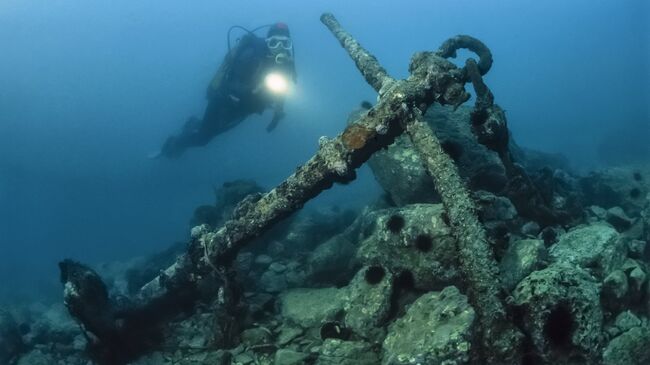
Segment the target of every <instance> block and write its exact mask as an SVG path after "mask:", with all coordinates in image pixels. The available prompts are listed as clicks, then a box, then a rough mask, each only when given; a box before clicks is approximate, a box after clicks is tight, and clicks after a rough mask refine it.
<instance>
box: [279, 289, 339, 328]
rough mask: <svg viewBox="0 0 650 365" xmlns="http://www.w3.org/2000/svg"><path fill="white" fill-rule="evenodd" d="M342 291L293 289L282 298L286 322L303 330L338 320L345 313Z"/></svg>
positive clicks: (281, 304)
mask: <svg viewBox="0 0 650 365" xmlns="http://www.w3.org/2000/svg"><path fill="white" fill-rule="evenodd" d="M340 291H341V289H337V288H322V289H291V290H289V291H287V292H284V293H282V295H281V296H280V308H281V312H282V316H283V317H284V319H285V320H288V321H290V322H291V323H295V324H297V325H299V326H300V327H302V328H310V327H316V326H320V325H321V324H322V323H324V322H326V321H330V320H334V319H336V318H337V317H338V316H339V315H340V314H341V313H342V311H343V306H344V300H343V296H342V295H341V293H340Z"/></svg>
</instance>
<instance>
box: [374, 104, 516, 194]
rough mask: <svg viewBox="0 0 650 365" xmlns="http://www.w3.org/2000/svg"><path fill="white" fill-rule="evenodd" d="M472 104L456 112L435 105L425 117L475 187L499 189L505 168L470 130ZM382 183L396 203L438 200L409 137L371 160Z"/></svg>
mask: <svg viewBox="0 0 650 365" xmlns="http://www.w3.org/2000/svg"><path fill="white" fill-rule="evenodd" d="M470 112H471V108H469V107H460V108H458V109H457V110H456V111H454V110H453V108H450V107H444V106H433V107H431V108H430V109H429V111H428V112H427V113H426V115H425V120H426V121H427V123H429V125H430V126H431V127H432V128H433V130H434V131H435V133H436V135H437V137H438V139H439V140H440V143H441V144H442V147H443V149H444V150H445V152H446V153H447V154H448V155H449V156H450V157H451V158H452V159H453V160H454V161H455V162H456V164H457V166H458V171H459V173H460V175H461V177H462V178H463V179H464V180H465V181H466V182H467V184H468V186H469V187H470V189H472V190H478V189H482V190H487V191H490V192H498V191H500V190H501V189H502V188H503V187H504V186H505V184H506V182H507V178H506V175H505V168H504V167H503V164H502V163H501V160H500V159H499V156H498V155H497V153H496V152H493V151H490V150H489V149H487V148H486V147H485V146H483V145H481V144H479V143H478V142H477V140H476V137H475V136H474V134H472V131H471V123H470ZM368 163H369V165H370V168H371V169H372V171H373V173H374V174H375V178H376V179H377V181H378V182H379V184H380V185H381V186H382V187H383V188H384V190H385V191H386V192H387V193H388V195H389V196H390V198H391V200H392V201H393V202H394V203H395V205H397V206H403V205H406V204H412V203H432V202H438V201H439V197H438V195H437V193H436V190H435V187H434V185H433V182H432V181H431V177H429V176H428V174H427V172H426V171H425V170H424V168H423V164H422V161H421V159H420V157H419V156H418V155H417V153H415V151H414V150H413V146H412V144H411V142H410V140H409V139H408V137H406V136H400V137H398V138H397V139H396V140H395V143H393V144H392V145H391V146H389V147H388V148H387V149H386V150H383V151H379V152H377V153H375V154H374V155H373V156H372V157H371V158H370V160H369V161H368Z"/></svg>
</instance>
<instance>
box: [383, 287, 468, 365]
mask: <svg viewBox="0 0 650 365" xmlns="http://www.w3.org/2000/svg"><path fill="white" fill-rule="evenodd" d="M474 319H475V313H474V309H473V308H472V307H471V306H470V305H469V304H468V302H467V297H465V296H464V295H463V294H461V293H460V292H459V291H458V289H457V288H455V287H453V286H450V287H446V288H445V289H443V290H442V291H440V292H431V293H427V294H424V295H422V296H421V297H420V298H418V299H417V300H416V301H415V302H414V303H413V304H411V306H410V307H409V308H408V310H407V311H406V314H405V315H404V316H403V317H401V318H399V319H397V320H395V322H394V323H393V324H391V325H390V327H389V330H388V335H387V336H386V339H385V340H384V343H383V350H384V357H383V361H382V364H384V365H407V364H446V365H454V364H467V363H469V358H470V350H471V343H472V336H473V333H472V332H473V326H474Z"/></svg>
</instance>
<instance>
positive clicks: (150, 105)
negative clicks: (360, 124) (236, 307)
mask: <svg viewBox="0 0 650 365" xmlns="http://www.w3.org/2000/svg"><path fill="white" fill-rule="evenodd" d="M648 4H650V3H648V2H647V1H643V0H638V1H633V0H630V1H613V0H612V1H593V0H580V1H543V2H541V1H498V2H497V1H491V2H486V1H458V0H447V1H440V0H436V1H400V2H397V1H370V0H364V1H331V0H330V1H324V0H320V1H308V2H307V1H305V2H298V1H288V0H285V1H280V0H276V1H237V2H221V1H220V2H217V1H207V0H194V1H192V2H178V1H159V0H157V1H153V0H145V1H125V0H112V1H82V0H68V1H48V0H38V1H37V0H2V1H1V2H0V302H1V301H5V300H33V298H42V297H45V296H49V295H51V296H53V297H57V296H58V295H59V291H58V290H59V288H58V286H57V284H56V281H57V271H56V262H57V260H59V259H61V258H64V257H73V258H76V259H79V260H82V261H84V262H89V263H91V264H92V263H97V262H101V261H110V260H116V259H124V258H128V257H131V256H134V255H142V254H147V253H152V252H157V251H159V250H161V249H162V248H164V247H166V246H168V245H169V244H171V243H173V242H175V241H179V240H184V239H185V238H186V237H187V234H188V229H189V227H188V221H189V217H190V216H191V214H192V211H193V209H194V208H195V207H196V206H197V205H200V204H205V203H210V202H212V201H213V199H214V198H213V193H212V191H213V187H214V186H220V185H221V184H222V183H223V182H225V181H229V180H233V179H237V178H251V179H255V180H256V181H257V182H258V183H260V184H261V185H263V186H266V187H272V186H274V185H275V184H277V183H278V182H280V181H282V180H283V178H284V177H286V176H287V175H289V174H290V173H291V172H292V171H293V170H294V169H295V167H296V166H297V165H299V164H301V163H302V162H304V161H305V160H306V159H307V158H309V156H311V155H312V154H313V153H314V151H315V150H316V148H317V140H318V138H319V137H320V136H322V135H327V136H334V135H336V134H337V133H338V132H339V131H341V130H342V128H343V127H344V125H345V122H346V118H347V115H348V113H349V112H350V111H351V110H353V109H354V108H356V106H357V105H358V104H359V102H360V101H361V100H371V101H374V100H375V98H376V93H375V92H374V91H373V90H372V89H371V88H370V87H369V86H368V85H367V84H366V83H365V81H364V80H363V78H362V77H361V76H360V75H359V73H358V71H357V70H356V69H355V67H354V64H353V63H352V62H351V61H350V59H349V58H348V57H347V55H346V54H345V52H344V51H343V50H342V49H341V48H340V46H339V44H338V42H337V41H336V40H335V39H334V38H333V37H332V36H331V34H330V33H329V32H328V31H327V30H326V28H325V27H324V26H323V25H322V24H321V23H320V22H319V16H320V14H321V13H322V12H324V11H330V12H333V13H334V14H335V16H336V17H337V18H338V19H339V21H340V22H341V23H342V25H343V26H344V27H345V28H346V29H347V30H348V31H349V32H351V33H352V34H353V35H354V36H355V37H357V39H358V40H359V41H360V42H361V43H362V44H363V45H364V46H365V47H367V49H369V50H370V51H371V52H373V53H374V54H375V55H376V56H377V58H378V59H379V60H380V62H381V63H382V64H383V65H384V67H385V68H386V69H387V70H388V71H389V72H390V73H391V75H393V76H394V77H405V76H407V66H408V61H409V58H410V56H411V54H412V53H413V52H415V51H419V50H435V49H436V48H437V47H438V46H439V45H440V44H441V43H442V42H443V41H444V40H445V39H447V38H448V37H451V36H453V35H456V34H461V33H462V34H469V35H473V36H475V37H477V38H479V39H481V40H483V41H484V42H485V43H486V44H487V45H488V46H489V47H490V48H491V50H492V52H493V54H494V60H495V63H494V67H493V69H492V70H491V71H490V73H489V74H488V75H487V77H486V82H487V83H488V85H489V86H490V87H491V89H492V91H493V92H494V94H495V96H496V101H497V102H498V103H499V104H500V105H501V106H503V107H504V109H506V110H507V113H508V118H509V123H510V125H509V126H510V129H511V130H512V132H513V134H514V137H515V139H516V140H517V141H518V143H519V144H521V145H524V146H527V147H532V148H536V149H540V150H543V151H549V152H559V153H563V154H565V155H566V156H567V157H568V158H569V159H570V160H571V162H572V163H573V165H574V166H575V167H576V168H577V169H579V170H582V171H585V170H587V169H590V168H593V167H597V166H602V165H606V164H614V163H626V162H634V161H639V160H645V161H648V160H650V158H649V156H648V155H647V153H648V150H647V144H645V140H647V139H648V138H650V126H649V123H650V109H649V108H650V107H649V105H650V103H649V100H650V89H649V85H650V66H649V65H650V60H649V57H650V56H649V55H650V50H649V44H650V31H649V28H648V27H649V25H648V24H649V23H650V21H649V20H650V19H649V15H648V14H650V11H649V10H650V9H649V7H650V6H649V5H648ZM279 20H280V21H284V22H287V23H288V24H289V26H290V28H291V32H292V35H293V38H294V42H295V46H296V62H297V72H298V85H297V88H296V90H295V92H294V94H293V95H292V96H291V98H290V99H289V100H288V102H287V105H286V111H287V118H286V119H285V120H284V121H282V123H281V124H280V126H279V127H278V128H277V129H276V130H275V131H274V132H273V133H270V134H269V133H266V132H265V130H264V127H265V126H266V123H267V122H268V121H269V118H270V114H268V113H267V114H264V115H262V116H253V117H251V118H249V119H248V120H247V121H246V122H245V123H243V124H241V125H240V126H238V127H237V128H236V129H234V130H232V131H230V132H229V133H227V134H224V135H221V136H218V137H217V138H215V140H214V141H213V142H212V143H211V144H210V145H209V146H207V147H204V148H199V149H193V150H191V151H190V152H189V153H187V154H186V155H185V156H183V158H181V159H179V160H177V161H151V160H148V159H147V158H146V156H147V155H148V154H150V153H151V152H153V151H155V150H157V149H158V148H159V147H160V144H161V143H162V142H163V140H164V139H165V138H166V137H167V136H168V135H169V134H170V133H174V132H176V131H177V129H178V128H180V126H181V124H182V123H183V122H184V121H185V119H186V118H187V117H188V116H190V115H199V114H201V113H202V112H203V108H204V107H205V103H206V100H205V98H204V95H205V87H206V85H207V83H208V81H209V79H210V78H211V76H212V74H213V73H214V71H215V70H216V68H217V66H218V65H219V62H220V61H221V59H222V57H223V55H224V53H225V51H226V41H225V40H226V31H227V29H228V28H229V27H230V26H231V25H234V24H238V25H242V26H246V27H250V28H253V27H256V26H258V25H261V24H268V23H270V22H274V21H279ZM378 194H380V189H379V187H378V186H377V184H376V183H375V182H374V180H373V178H372V176H371V174H370V173H369V171H368V170H366V169H362V171H361V172H360V179H359V180H358V181H356V182H354V183H352V184H350V185H348V186H345V187H340V186H337V187H335V188H333V189H331V190H330V191H328V192H326V193H325V194H324V196H322V197H319V200H317V201H316V202H312V203H311V205H319V204H321V205H327V204H337V205H342V206H352V207H358V206H361V205H363V204H365V203H367V202H369V201H371V200H372V199H374V198H376V197H377V196H378Z"/></svg>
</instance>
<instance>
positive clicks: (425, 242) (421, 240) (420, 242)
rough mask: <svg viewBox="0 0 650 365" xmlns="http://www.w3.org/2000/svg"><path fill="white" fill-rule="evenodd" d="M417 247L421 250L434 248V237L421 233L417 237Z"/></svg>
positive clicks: (425, 250) (427, 250)
mask: <svg viewBox="0 0 650 365" xmlns="http://www.w3.org/2000/svg"><path fill="white" fill-rule="evenodd" d="M415 248H416V249H417V250H418V251H420V252H429V251H431V249H432V248H433V239H432V238H431V236H429V235H428V234H420V235H418V236H417V237H416V238H415Z"/></svg>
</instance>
